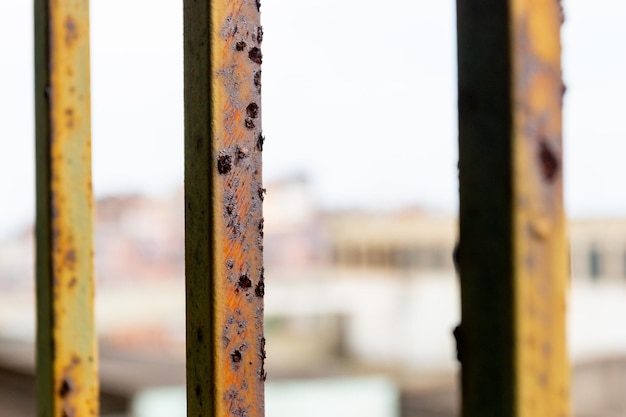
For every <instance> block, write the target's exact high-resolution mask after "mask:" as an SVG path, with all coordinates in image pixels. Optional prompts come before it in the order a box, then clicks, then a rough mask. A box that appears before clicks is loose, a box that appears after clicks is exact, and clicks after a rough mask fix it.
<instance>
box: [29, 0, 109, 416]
mask: <svg viewBox="0 0 626 417" xmlns="http://www.w3.org/2000/svg"><path fill="white" fill-rule="evenodd" d="M89 78H90V76H89V2H88V1H87V0H56V1H50V0H36V1H35V108H36V154H37V155H36V157H37V221H36V223H37V225H36V237H37V396H38V407H37V410H38V411H37V413H38V416H40V417H44V416H45V417H71V416H96V415H98V376H97V359H96V337H95V329H94V314H93V293H94V281H93V237H92V211H93V197H92V190H91V120H90V119H91V115H90V112H91V110H90V85H89V84H90V81H89Z"/></svg>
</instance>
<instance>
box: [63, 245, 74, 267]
mask: <svg viewBox="0 0 626 417" xmlns="http://www.w3.org/2000/svg"><path fill="white" fill-rule="evenodd" d="M65 263H66V264H70V267H71V266H72V265H74V264H75V263H76V251H75V250H74V249H69V250H68V251H67V252H65Z"/></svg>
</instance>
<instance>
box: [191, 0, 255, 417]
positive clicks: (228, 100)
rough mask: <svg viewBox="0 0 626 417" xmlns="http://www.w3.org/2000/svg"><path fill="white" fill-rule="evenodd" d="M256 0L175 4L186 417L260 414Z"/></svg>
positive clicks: (253, 416) (196, 0) (192, 1)
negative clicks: (181, 114)
mask: <svg viewBox="0 0 626 417" xmlns="http://www.w3.org/2000/svg"><path fill="white" fill-rule="evenodd" d="M259 8H260V4H259V1H258V0H256V1H255V0H235V1H232V0H217V1H215V0H214V1H210V0H185V1H184V27H185V29H184V37H185V41H184V43H185V206H186V208H185V210H186V211H185V218H186V219H185V228H186V242H185V245H186V285H187V290H186V292H187V404H188V406H187V409H188V415H189V416H193V417H198V416H207V417H208V416H227V415H228V416H248V417H255V416H263V415H264V408H263V402H264V400H263V398H264V394H263V386H264V381H265V370H264V368H263V364H264V359H265V339H264V338H263V295H264V292H265V289H264V285H265V284H264V278H263V266H262V263H263V262H262V250H263V240H262V237H263V218H262V200H263V193H264V189H263V188H262V179H261V151H262V147H263V137H262V136H261V97H260V90H261V69H260V64H261V60H262V56H261V49H260V46H261V41H262V37H263V31H262V28H261V26H260V23H259V22H260V19H259Z"/></svg>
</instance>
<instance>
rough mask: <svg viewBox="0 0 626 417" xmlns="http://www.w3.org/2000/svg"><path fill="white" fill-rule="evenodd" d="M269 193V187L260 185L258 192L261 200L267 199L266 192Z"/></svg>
mask: <svg viewBox="0 0 626 417" xmlns="http://www.w3.org/2000/svg"><path fill="white" fill-rule="evenodd" d="M266 193H267V189H265V188H263V187H259V190H258V194H259V198H260V199H261V201H263V200H265V194H266Z"/></svg>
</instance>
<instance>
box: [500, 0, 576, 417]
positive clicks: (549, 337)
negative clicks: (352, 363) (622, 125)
mask: <svg viewBox="0 0 626 417" xmlns="http://www.w3.org/2000/svg"><path fill="white" fill-rule="evenodd" d="M512 5H513V6H512V22H513V26H512V31H513V41H514V49H513V74H514V78H513V102H514V104H515V107H514V109H513V112H514V113H513V115H514V136H513V138H514V145H513V146H514V147H513V152H514V159H513V164H514V174H515V176H514V187H513V188H514V199H515V200H514V210H515V211H514V213H515V215H514V233H515V245H514V246H515V258H514V262H515V263H514V265H515V271H516V277H515V290H516V296H515V306H516V310H515V314H516V334H515V337H516V339H515V340H516V347H517V349H516V363H515V365H516V369H517V373H518V374H517V387H518V390H519V391H518V401H517V415H518V416H525V417H531V416H563V417H564V416H568V415H570V414H571V411H570V405H569V391H570V389H569V385H570V382H569V376H570V375H569V365H568V355H567V350H566V334H565V333H566V332H565V309H566V306H565V303H566V288H567V283H568V266H567V265H568V259H567V242H566V239H565V228H566V222H565V220H566V219H565V215H564V210H563V175H562V173H563V170H562V165H563V164H562V160H563V158H562V157H563V154H562V137H561V136H562V134H561V131H562V130H561V125H562V120H561V107H562V94H563V90H564V88H563V82H562V79H561V44H560V27H561V22H562V16H563V15H562V12H563V11H562V8H561V6H560V2H559V1H556V0H544V1H537V0H534V1H531V0H514V1H513V2H512Z"/></svg>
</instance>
